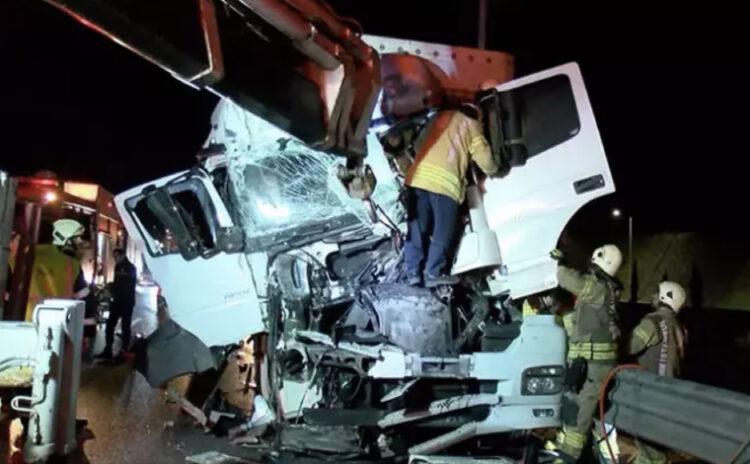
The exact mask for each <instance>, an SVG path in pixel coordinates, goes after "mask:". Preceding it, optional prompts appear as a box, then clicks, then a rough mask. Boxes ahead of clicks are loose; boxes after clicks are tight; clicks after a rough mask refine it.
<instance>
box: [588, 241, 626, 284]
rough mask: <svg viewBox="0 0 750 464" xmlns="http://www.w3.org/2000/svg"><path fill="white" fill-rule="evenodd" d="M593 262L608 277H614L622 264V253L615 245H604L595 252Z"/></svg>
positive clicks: (592, 256)
mask: <svg viewBox="0 0 750 464" xmlns="http://www.w3.org/2000/svg"><path fill="white" fill-rule="evenodd" d="M591 262H592V263H593V264H596V265H597V266H599V268H600V269H601V270H602V271H604V272H606V273H607V274H608V275H610V276H612V277H614V276H615V274H617V271H618V270H619V269H620V265H621V264H622V253H621V252H620V249H619V248H617V247H616V246H615V245H602V246H601V247H599V248H597V249H596V250H594V254H593V255H591Z"/></svg>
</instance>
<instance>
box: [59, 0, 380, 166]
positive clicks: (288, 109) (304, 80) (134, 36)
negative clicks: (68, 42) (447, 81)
mask: <svg viewBox="0 0 750 464" xmlns="http://www.w3.org/2000/svg"><path fill="white" fill-rule="evenodd" d="M45 1H46V2H47V3H50V4H52V5H54V6H56V7H58V8H59V9H61V10H63V11H64V12H66V13H68V14H69V15H70V16H72V17H73V18H75V19H76V20H78V21H79V22H81V23H82V24H83V25H85V26H87V27H89V28H91V29H93V30H95V31H97V32H99V33H101V34H103V35H105V36H107V37H108V38H110V39H111V40H113V41H115V42H117V43H119V44H120V45H123V46H124V47H126V48H128V49H129V50H131V51H133V52H135V53H137V54H138V55H140V56H142V57H143V58H145V59H147V60H149V61H151V62H152V63H154V64H156V65H158V66H159V67H161V68H163V69H165V70H166V71H168V72H169V73H170V74H172V75H173V76H174V77H176V78H177V79H179V80H181V81H183V82H185V83H187V84H189V85H191V86H194V87H197V88H205V89H209V90H210V91H212V92H214V93H216V94H217V95H220V96H222V97H225V98H228V99H231V100H232V101H234V102H236V103H237V104H239V105H240V106H242V107H243V108H244V109H246V110H248V111H250V112H252V113H254V114H256V115H258V116H259V117H261V118H263V119H265V120H267V121H268V122H270V123H272V124H274V125H276V126H277V127H279V128H281V129H283V130H285V131H286V132H288V133H290V134H291V135H293V136H295V137H298V138H299V139H300V140H302V141H303V142H305V143H306V144H308V145H310V146H311V147H313V148H316V149H319V150H324V151H328V152H331V153H336V154H340V155H344V156H346V157H347V158H348V159H349V161H350V166H356V165H359V164H360V162H361V158H362V157H364V155H365V152H366V150H365V137H366V134H367V129H368V127H369V123H370V118H371V115H372V110H373V108H374V105H375V102H376V99H377V96H378V92H379V90H380V61H379V57H378V54H377V53H376V52H375V51H374V50H373V49H372V48H370V47H369V46H368V45H367V44H365V43H364V42H363V41H362V39H361V38H360V31H358V30H356V29H357V25H356V23H355V22H353V21H351V20H347V19H344V18H341V17H339V16H337V15H336V13H335V12H334V11H333V10H332V9H331V8H330V7H329V6H328V5H327V4H325V3H324V2H323V1H322V0H149V1H147V2H132V1H126V0H45Z"/></svg>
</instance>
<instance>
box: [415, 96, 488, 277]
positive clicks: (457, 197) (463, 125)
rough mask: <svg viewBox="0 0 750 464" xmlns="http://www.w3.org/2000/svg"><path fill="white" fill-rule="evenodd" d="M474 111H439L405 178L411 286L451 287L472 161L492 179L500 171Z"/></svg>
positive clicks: (466, 108)
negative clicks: (453, 257)
mask: <svg viewBox="0 0 750 464" xmlns="http://www.w3.org/2000/svg"><path fill="white" fill-rule="evenodd" d="M480 114H481V112H480V111H479V109H477V108H476V107H472V106H464V107H462V110H443V111H440V112H439V113H438V114H437V115H436V116H435V117H434V118H433V119H432V120H431V121H430V122H429V123H428V125H427V127H426V128H425V129H424V130H425V135H424V137H423V139H422V140H421V141H420V143H419V147H418V149H417V154H416V157H415V160H414V163H413V164H412V165H411V167H410V168H409V171H408V172H407V175H406V185H407V187H406V194H407V205H408V207H407V216H408V232H407V236H406V244H405V247H404V259H405V262H406V272H407V278H408V281H409V284H411V285H419V284H420V283H421V282H422V276H423V275H424V284H425V286H426V287H436V286H439V285H453V284H456V283H458V277H456V276H451V275H450V274H449V268H448V264H449V262H448V259H449V255H450V252H451V248H452V247H453V244H454V243H453V242H454V234H455V231H456V226H457V222H458V209H459V206H460V205H461V203H463V201H464V190H465V184H466V174H467V171H468V169H469V164H470V162H471V161H474V162H475V163H476V164H477V165H478V166H479V167H480V168H481V169H482V171H484V172H485V173H486V174H488V175H492V174H495V173H496V172H497V171H498V166H497V165H496V164H495V161H494V160H493V158H492V154H491V152H490V148H489V144H488V143H487V140H486V139H485V137H484V135H483V133H482V126H481V124H480V121H479V119H480Z"/></svg>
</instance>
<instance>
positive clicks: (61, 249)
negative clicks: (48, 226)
mask: <svg viewBox="0 0 750 464" xmlns="http://www.w3.org/2000/svg"><path fill="white" fill-rule="evenodd" d="M84 232H85V229H84V227H83V226H82V225H81V224H80V223H79V222H77V221H74V220H72V219H60V220H58V221H55V223H54V224H53V225H52V243H51V244H39V245H37V247H36V255H35V256H34V267H33V269H32V274H31V284H30V285H29V300H28V303H27V305H26V320H27V321H29V320H31V316H32V312H33V311H34V307H36V305H37V304H39V303H41V302H42V301H44V300H45V299H48V298H72V299H83V298H85V297H86V296H87V295H88V293H89V288H88V286H87V284H86V280H85V279H84V278H83V272H82V271H81V263H80V262H79V260H78V254H79V252H80V248H81V246H82V243H83V239H82V237H83V234H84Z"/></svg>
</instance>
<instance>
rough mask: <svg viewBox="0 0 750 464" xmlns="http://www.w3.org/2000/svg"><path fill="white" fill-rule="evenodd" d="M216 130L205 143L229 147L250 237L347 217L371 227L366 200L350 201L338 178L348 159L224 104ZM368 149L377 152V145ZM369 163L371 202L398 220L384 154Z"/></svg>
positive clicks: (399, 212)
mask: <svg viewBox="0 0 750 464" xmlns="http://www.w3.org/2000/svg"><path fill="white" fill-rule="evenodd" d="M212 128H213V130H212V131H211V135H210V136H209V139H208V140H207V142H206V143H207V144H209V143H223V144H224V145H225V147H226V154H227V158H228V162H229V175H230V178H231V181H232V184H233V186H234V191H235V192H236V195H237V197H238V198H237V200H238V201H237V204H238V206H239V208H240V214H241V216H242V222H243V227H244V229H245V234H246V236H247V237H248V238H250V239H252V238H257V237H261V236H268V235H271V234H277V233H279V232H284V231H288V230H290V229H294V228H298V227H302V226H305V225H309V224H313V223H320V222H324V221H329V220H331V219H333V218H339V217H342V216H345V215H353V216H356V218H357V219H359V221H361V222H362V223H366V224H369V223H370V220H369V218H368V216H367V209H366V208H365V205H364V204H363V202H361V201H360V200H355V199H353V198H351V197H349V195H348V194H347V192H346V189H345V188H344V186H343V185H342V184H341V182H340V181H339V180H338V179H337V177H336V174H335V172H336V166H338V165H339V164H341V163H343V162H344V158H342V157H337V156H333V155H329V154H326V153H322V152H319V151H315V150H312V149H310V148H308V147H307V146H306V145H304V144H302V143H301V142H298V141H296V140H295V139H293V138H291V137H290V136H289V135H288V134H286V133H285V132H283V131H282V130H280V129H278V128H276V127H275V126H272V125H270V124H269V123H267V122H266V121H264V120H263V119H261V118H259V117H257V116H254V115H253V114H251V113H248V112H246V111H244V110H242V109H241V108H239V107H237V106H236V105H234V104H233V103H231V102H229V101H226V100H224V101H222V102H220V103H219V105H218V106H217V108H216V110H215V111H214V114H213V117H212ZM370 145H371V146H377V148H379V144H378V143H377V142H376V141H375V142H374V144H373V143H371V144H370ZM366 162H367V163H368V164H369V165H370V166H371V167H372V169H373V171H374V173H375V175H376V177H377V180H378V184H377V187H376V188H375V192H374V194H373V200H374V201H375V202H376V203H377V204H378V205H379V206H380V207H382V208H383V211H384V212H385V213H386V214H387V215H388V216H389V217H390V218H391V219H392V220H393V221H395V222H400V221H401V218H402V210H401V207H400V205H399V202H398V192H399V184H398V182H397V181H396V178H395V176H394V175H393V173H392V171H391V170H390V167H389V165H388V161H387V160H386V158H385V156H384V155H383V152H382V150H371V152H370V154H369V155H368V157H367V159H366Z"/></svg>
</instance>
